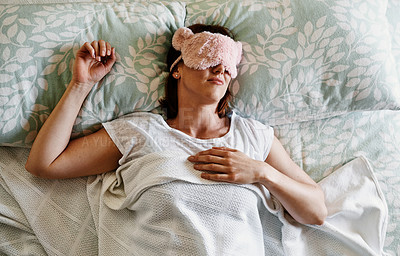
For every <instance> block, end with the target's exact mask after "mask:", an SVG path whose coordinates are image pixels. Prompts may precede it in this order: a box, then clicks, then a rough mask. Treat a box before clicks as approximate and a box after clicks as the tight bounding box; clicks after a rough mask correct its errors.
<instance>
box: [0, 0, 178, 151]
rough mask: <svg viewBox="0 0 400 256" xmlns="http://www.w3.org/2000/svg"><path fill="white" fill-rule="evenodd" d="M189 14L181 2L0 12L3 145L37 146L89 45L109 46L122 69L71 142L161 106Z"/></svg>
mask: <svg viewBox="0 0 400 256" xmlns="http://www.w3.org/2000/svg"><path fill="white" fill-rule="evenodd" d="M184 15H185V8H184V4H182V3H178V2H172V3H166V4H159V3H156V2H148V3H147V2H141V3H124V4H54V5H33V6H29V5H21V6H18V5H17V6H13V5H0V22H1V25H0V46H1V47H0V59H1V62H0V104H1V106H2V107H1V108H0V117H1V119H0V132H1V134H2V137H1V138H0V144H2V145H14V146H27V145H28V146H29V145H30V144H31V143H32V142H33V139H34V138H35V136H36V134H37V131H38V130H39V129H40V127H41V125H42V124H43V122H44V120H46V118H47V116H48V115H49V113H50V112H51V110H52V109H53V108H54V107H55V104H56V103H57V101H58V100H59V99H60V97H61V95H62V93H63V92H64V90H65V88H66V86H67V85H68V83H69V81H70V79H71V71H70V70H71V68H72V65H73V60H74V56H75V54H76V52H77V51H78V49H79V48H80V47H81V45H82V44H83V43H84V42H85V41H89V42H91V41H92V40H95V39H96V40H98V39H104V40H107V41H110V42H111V43H112V44H113V45H115V46H116V49H117V57H118V62H117V63H116V65H115V66H114V68H113V70H112V72H111V73H110V74H109V75H108V76H107V77H106V78H105V79H104V80H103V81H101V82H100V83H99V84H98V85H97V86H96V87H95V89H94V90H93V91H92V92H91V93H90V94H89V96H88V98H87V100H86V101H85V103H84V105H83V108H82V110H81V112H80V114H79V116H78V118H77V120H76V123H75V125H74V130H73V136H74V137H75V136H80V135H82V134H86V133H90V132H93V131H94V130H96V129H97V128H98V125H99V124H100V123H102V122H105V121H107V120H111V119H113V118H115V117H117V116H120V115H123V114H127V113H130V112H132V111H134V110H143V111H145V110H151V109H153V108H154V107H156V106H157V104H158V99H159V97H160V96H161V95H163V86H162V84H163V83H164V80H165V78H166V76H167V74H168V72H167V71H166V64H165V58H166V54H167V52H168V49H169V45H170V40H171V37H172V33H173V31H175V30H176V29H177V28H178V27H181V26H183V20H184Z"/></svg>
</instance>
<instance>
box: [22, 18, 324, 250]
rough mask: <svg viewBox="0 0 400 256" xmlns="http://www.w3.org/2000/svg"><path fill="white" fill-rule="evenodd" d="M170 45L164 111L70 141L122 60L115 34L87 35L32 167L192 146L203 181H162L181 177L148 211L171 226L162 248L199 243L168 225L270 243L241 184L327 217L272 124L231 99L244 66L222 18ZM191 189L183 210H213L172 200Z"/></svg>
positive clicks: (91, 170)
mask: <svg viewBox="0 0 400 256" xmlns="http://www.w3.org/2000/svg"><path fill="white" fill-rule="evenodd" d="M172 46H173V47H171V50H170V52H169V54H168V67H169V69H170V75H169V78H168V81H167V84H166V88H165V97H164V98H163V99H162V100H161V101H160V103H161V106H162V109H163V110H164V111H165V116H166V118H163V116H162V115H159V114H154V113H133V114H130V115H127V116H123V117H120V118H118V119H116V120H113V121H111V122H108V123H104V124H103V128H102V129H100V130H99V131H97V132H95V133H93V134H90V135H87V136H85V137H81V138H78V139H74V140H70V137H71V131H72V127H73V124H74V122H75V119H76V117H77V115H78V112H79V110H80V108H81V106H82V104H83V102H84V100H85V98H86V96H87V95H88V93H89V92H90V90H91V89H92V87H93V85H94V84H95V83H97V82H98V81H100V80H101V79H102V78H103V77H104V76H105V75H106V74H107V73H109V72H110V70H111V69H112V67H113V65H114V63H115V61H116V54H115V48H114V47H111V45H110V43H108V42H105V41H103V40H99V41H93V42H92V43H88V42H86V43H85V44H84V45H83V46H82V47H81V48H80V50H79V51H78V52H77V55H76V59H75V62H74V66H73V76H72V79H71V82H70V84H69V85H68V87H67V89H66V91H65V93H64V95H63V96H62V98H61V100H60V101H59V103H58V104H57V106H56V107H55V109H54V110H53V112H52V113H51V115H50V116H49V118H48V119H47V121H46V122H45V124H44V125H43V127H42V128H41V130H40V132H39V133H38V135H37V138H36V140H35V142H34V144H33V146H32V149H31V152H30V155H29V158H28V160H27V163H26V169H27V170H28V171H29V172H30V173H32V174H33V175H35V176H38V177H43V178H49V179H63V178H73V177H79V176H89V175H97V174H102V173H105V172H109V171H114V170H116V169H117V168H128V167H129V164H130V162H131V161H132V159H137V158H141V157H144V156H146V155H148V154H151V153H154V152H162V151H172V152H178V153H179V154H186V156H187V160H186V161H188V163H190V164H191V166H192V168H193V170H194V172H198V173H199V174H201V178H202V179H204V184H192V183H189V182H186V183H185V182H181V183H179V184H177V183H174V182H170V183H168V184H164V185H163V186H164V188H163V190H162V191H164V192H165V193H169V192H171V191H172V190H173V189H171V188H169V187H168V186H175V187H176V186H177V187H178V188H179V189H178V191H179V193H175V194H173V195H172V194H171V195H169V196H164V197H160V198H162V199H165V202H163V201H160V202H159V203H158V204H157V205H151V206H148V212H146V213H143V214H148V215H149V217H148V222H149V223H148V226H146V224H145V225H144V226H143V227H141V229H142V231H141V232H143V233H145V232H146V230H149V229H151V228H155V229H157V230H160V232H161V230H164V231H163V232H161V233H160V234H161V237H163V236H164V237H165V239H161V240H158V241H157V242H154V246H158V247H162V246H168V248H171V247H172V248H173V247H176V248H178V247H179V246H181V245H183V244H184V245H185V247H186V248H188V247H193V246H194V242H193V241H191V240H190V239H186V240H185V241H183V240H179V239H178V240H176V239H175V240H174V239H167V238H168V237H169V236H170V235H171V232H175V234H180V232H181V231H180V230H179V229H180V228H182V229H184V230H185V232H189V233H190V232H191V231H190V230H191V229H193V233H194V232H195V230H197V231H196V232H198V230H202V231H203V232H204V233H205V234H208V233H207V232H208V229H211V228H212V227H219V228H218V232H214V233H212V232H211V231H210V232H211V233H212V234H213V236H214V238H215V239H217V240H218V239H219V241H221V239H222V240H223V241H224V243H227V244H236V246H237V247H240V246H241V245H242V246H249V241H248V240H246V239H245V240H241V241H239V239H238V238H239V237H241V238H243V237H245V238H246V234H253V235H254V234H259V235H260V236H261V240H257V241H254V242H252V243H254V244H251V246H255V247H262V248H263V249H262V250H264V244H263V238H262V232H263V231H262V230H263V229H267V228H268V227H263V226H262V223H264V221H263V220H261V221H260V220H259V221H250V220H253V219H260V218H261V215H260V212H261V209H260V207H262V206H261V205H262V204H261V203H260V199H259V198H257V196H256V195H255V193H254V192H252V190H251V189H250V190H249V189H248V188H247V187H246V186H247V185H245V186H243V185H242V184H248V185H250V186H254V187H257V186H258V187H263V188H265V189H266V190H267V191H269V193H270V194H271V195H273V196H274V197H275V198H276V199H277V200H279V201H280V203H281V204H282V206H283V207H284V208H285V210H286V211H287V213H289V214H290V215H291V216H292V217H293V218H294V219H295V220H296V221H297V222H299V223H304V224H316V225H321V224H322V223H323V222H324V219H325V218H326V215H327V209H326V206H325V202H324V194H323V192H322V190H321V188H320V187H319V185H318V184H316V183H315V182H314V181H313V180H312V179H311V178H310V177H309V176H308V175H307V174H306V173H305V172H304V171H303V170H302V169H301V168H300V167H299V166H298V165H297V164H296V163H295V162H294V161H293V160H292V159H291V158H290V157H289V155H288V154H287V153H286V151H285V150H284V148H283V146H282V144H281V143H280V142H279V140H278V139H277V138H276V137H275V136H274V134H273V129H272V128H271V127H269V126H267V125H264V124H262V123H260V122H258V121H256V120H253V119H249V118H243V117H240V116H239V115H237V114H236V113H235V112H234V111H232V110H230V109H229V107H228V105H229V100H230V92H229V84H230V82H231V80H232V78H235V77H236V76H237V75H238V74H237V73H238V72H237V65H238V64H239V62H240V60H241V56H242V45H241V43H240V42H237V41H235V40H234V39H233V37H232V35H231V32H230V31H229V30H227V29H226V28H224V27H220V26H214V25H213V26H209V25H201V24H197V25H193V26H190V27H188V28H180V29H178V30H177V31H176V32H175V34H174V36H173V40H172ZM206 181H207V182H206ZM210 181H212V182H210ZM206 183H207V184H206ZM218 184H224V186H221V185H219V186H218ZM165 186H166V187H165ZM175 187H174V188H175ZM168 191H169V192H168ZM171 193H172V192H171ZM145 194H146V193H144V194H143V195H142V196H145ZM186 195H190V196H192V197H193V196H196V197H199V198H200V199H199V201H198V202H196V204H200V205H197V206H195V203H193V204H192V206H191V207H192V208H190V207H188V208H187V209H186V210H185V211H189V212H190V211H203V210H204V211H207V214H205V215H199V216H202V217H199V219H197V220H196V221H195V220H193V219H188V218H189V217H188V216H190V214H186V213H183V212H182V211H181V210H179V209H177V208H174V207H175V206H174V205H175V204H179V202H180V200H183V199H182V198H186ZM210 195H212V196H210ZM202 197H204V198H205V199H204V200H208V201H209V200H210V198H211V201H212V202H210V204H212V205H214V207H213V208H212V210H207V209H205V208H204V207H202V206H201V201H202V200H201V198H202ZM222 206H223V207H222ZM235 207H236V208H235ZM241 208H242V209H241ZM232 209H233V210H232ZM228 210H229V211H228ZM236 212H238V213H237V215H235V213H236ZM185 218H186V219H185ZM174 219H179V223H180V225H175V226H174V229H175V230H174V231H171V230H170V231H168V230H169V229H172V227H171V226H169V225H168V223H171V222H170V221H171V220H172V221H173V220H174ZM228 220H229V225H228V224H227V223H228ZM168 221H169V222H168ZM221 221H223V223H225V224H226V225H225V224H222V223H221ZM157 225H158V226H157ZM224 225H225V227H224ZM156 226H157V227H156ZM233 227H240V228H233ZM138 228H139V227H138ZM187 230H189V231H187ZM239 230H240V233H232V232H239ZM182 232H183V231H182ZM260 232H261V233H260ZM200 237H203V238H204V241H203V243H212V240H208V239H206V237H207V235H200ZM163 241H164V242H165V244H163ZM210 241H211V242H210ZM197 242H198V241H197ZM197 242H196V243H197ZM167 243H168V244H167ZM175 243H176V244H175ZM238 243H239V244H238ZM240 243H241V244H240ZM257 243H258V244H257ZM260 243H261V244H260ZM199 250H200V249H199Z"/></svg>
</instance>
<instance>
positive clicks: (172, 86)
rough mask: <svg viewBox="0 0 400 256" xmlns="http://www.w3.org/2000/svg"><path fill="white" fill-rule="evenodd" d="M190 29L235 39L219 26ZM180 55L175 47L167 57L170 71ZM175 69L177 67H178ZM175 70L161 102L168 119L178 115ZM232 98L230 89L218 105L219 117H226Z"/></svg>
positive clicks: (170, 75) (202, 26)
mask: <svg viewBox="0 0 400 256" xmlns="http://www.w3.org/2000/svg"><path fill="white" fill-rule="evenodd" d="M188 28H189V29H190V30H192V32H193V33H195V34H196V33H201V32H204V31H208V32H210V33H219V34H222V35H225V36H229V37H231V38H232V39H234V36H233V34H232V32H231V31H230V30H229V29H227V28H225V27H222V26H218V25H204V24H195V25H192V26H190V27H188ZM180 55H181V52H180V51H177V50H175V49H174V47H171V48H170V50H169V52H168V57H167V66H168V70H169V69H170V68H171V66H172V64H173V63H174V62H175V60H176V59H177V58H178V57H179V56H180ZM181 61H182V60H181ZM175 67H177V65H176V66H175ZM174 70H175V68H174ZM174 70H171V72H170V73H169V76H168V79H167V81H166V83H165V95H164V98H162V99H160V100H159V102H160V105H161V108H162V109H163V110H164V112H166V115H167V118H168V119H172V118H175V117H176V116H177V115H178V80H177V79H175V78H174V77H173V76H172V74H173V72H174ZM231 97H232V95H231V93H230V91H229V88H228V89H227V90H226V93H225V95H224V97H222V99H221V100H220V101H219V103H218V107H217V112H218V116H219V117H224V116H225V115H226V113H227V110H228V108H229V101H230V100H231Z"/></svg>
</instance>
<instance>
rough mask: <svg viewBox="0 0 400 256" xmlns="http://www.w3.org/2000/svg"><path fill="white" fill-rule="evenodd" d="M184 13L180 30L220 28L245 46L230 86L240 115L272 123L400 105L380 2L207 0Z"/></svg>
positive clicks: (386, 27)
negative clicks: (201, 26) (185, 27)
mask: <svg viewBox="0 0 400 256" xmlns="http://www.w3.org/2000/svg"><path fill="white" fill-rule="evenodd" d="M187 9H188V17H187V20H186V25H189V24H193V23H197V22H205V23H212V24H221V25H225V26H227V27H229V28H230V29H232V30H233V32H234V34H236V35H237V40H240V41H242V42H243V43H244V47H243V49H244V60H243V61H242V63H241V65H240V67H239V76H238V79H236V80H235V81H233V85H232V92H233V94H234V96H235V100H234V103H233V106H234V107H235V108H237V109H238V110H240V112H241V113H242V114H243V115H246V116H251V117H253V118H256V119H258V120H262V121H264V122H267V123H269V124H271V125H277V124H286V123H293V122H300V121H308V120H316V119H321V118H326V117H331V116H336V115H340V114H343V113H346V112H351V111H357V110H376V109H399V107H400V88H399V81H398V78H397V73H396V70H395V64H394V59H393V55H392V52H391V37H390V34H389V30H388V26H387V21H386V17H385V12H386V3H385V2H382V1H328V0H306V1H300V0H292V1H289V0H283V1H273V0H272V1H271V0H269V1H256V0H248V1H239V0H234V1H224V0H219V1H210V0H205V1H200V2H199V1H197V2H196V3H190V4H188V6H187ZM228 14H229V15H228Z"/></svg>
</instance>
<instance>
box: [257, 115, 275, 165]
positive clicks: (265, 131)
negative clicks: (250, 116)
mask: <svg viewBox="0 0 400 256" xmlns="http://www.w3.org/2000/svg"><path fill="white" fill-rule="evenodd" d="M257 123H258V125H257V127H258V131H259V136H260V138H263V140H262V141H260V143H261V145H260V148H262V152H263V153H264V155H263V160H265V159H267V157H268V154H269V152H270V150H271V147H272V143H273V142H274V129H273V128H272V127H271V126H269V125H265V124H263V123H260V122H257Z"/></svg>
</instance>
